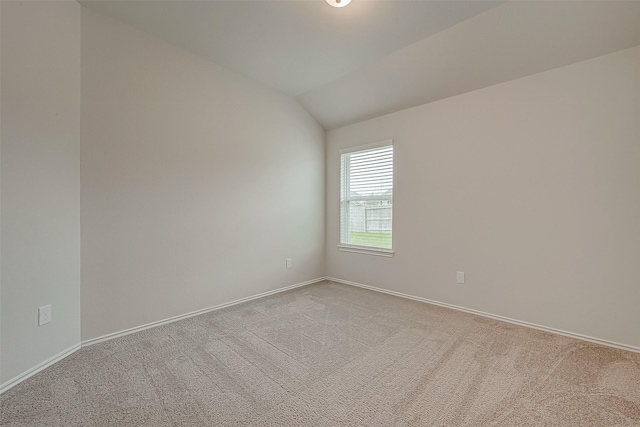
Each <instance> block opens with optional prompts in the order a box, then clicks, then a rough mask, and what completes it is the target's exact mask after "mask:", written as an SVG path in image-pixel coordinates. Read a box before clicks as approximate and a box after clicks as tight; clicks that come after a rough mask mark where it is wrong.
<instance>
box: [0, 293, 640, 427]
mask: <svg viewBox="0 0 640 427" xmlns="http://www.w3.org/2000/svg"><path fill="white" fill-rule="evenodd" d="M0 399H1V404H2V406H1V411H2V412H1V417H2V418H1V422H0V424H1V425H2V426H3V427H16V426H46V427H56V426H64V427H70V426H153V427H161V426H227V425H238V426H239V425H242V426H285V425H286V426H396V425H402V426H640V354H635V353H629V352H624V351H620V350H615V349H611V348H607V347H602V346H598V345H594V344H589V343H585V342H581V341H576V340H572V339H569V338H565V337H561V336H557V335H552V334H547V333H544V332H540V331H536V330H532V329H528V328H523V327H518V326H514V325H511V324H508V323H502V322H497V321H493V320H490V319H486V318H483V317H478V316H473V315H470V314H465V313H461V312H456V311H452V310H448V309H445V308H441V307H437V306H432V305H428V304H423V303H419V302H414V301H410V300H405V299H401V298H396V297H393V296H389V295H385V294H380V293H376V292H371V291H368V290H364V289H359V288H354V287H349V286H345V285H340V284H335V283H331V282H323V283H319V284H315V285H310V286H306V287H303V288H298V289H295V290H292V291H289V292H286V293H281V294H277V295H273V296H270V297H266V298H263V299H260V300H255V301H252V302H249V303H245V304H241V305H237V306H234V307H230V308H227V309H223V310H219V311H215V312H211V313H208V314H205V315H201V316H198V317H193V318H190V319H186V320H182V321H179V322H175V323H172V324H169V325H165V326H162V327H159V328H155V329H150V330H147V331H143V332H140V333H136V334H133V335H128V336H126V337H123V338H119V339H115V340H112V341H108V342H105V343H102V344H96V345H94V346H91V347H87V348H84V349H82V350H80V351H79V352H77V353H75V354H73V355H72V356H70V357H68V358H66V359H64V360H63V361H61V362H60V363H58V364H57V365H54V366H53V367H51V368H49V369H47V370H45V371H43V372H42V373H40V374H38V375H36V376H34V377H32V378H30V379H28V380H27V381H25V382H23V383H22V384H19V385H18V386H16V387H14V388H13V389H11V390H10V391H8V392H6V393H5V394H4V395H3V396H2V397H1V398H0Z"/></svg>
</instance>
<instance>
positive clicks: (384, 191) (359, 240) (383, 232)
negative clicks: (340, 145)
mask: <svg viewBox="0 0 640 427" xmlns="http://www.w3.org/2000/svg"><path fill="white" fill-rule="evenodd" d="M340 169H341V173H340V182H341V190H340V243H341V244H343V245H354V246H365V247H373V248H382V249H391V247H392V245H391V243H392V239H391V237H392V222H393V221H392V215H393V145H391V141H385V142H383V143H378V144H374V145H373V147H371V146H367V147H366V148H365V147H363V148H362V149H360V150H358V149H357V148H356V149H355V150H353V149H352V150H349V151H348V152H343V153H342V154H341V156H340Z"/></svg>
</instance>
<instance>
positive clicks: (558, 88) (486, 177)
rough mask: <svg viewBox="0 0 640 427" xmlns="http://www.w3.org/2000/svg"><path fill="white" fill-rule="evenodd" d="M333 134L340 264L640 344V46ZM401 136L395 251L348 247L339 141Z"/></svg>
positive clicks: (330, 212)
mask: <svg viewBox="0 0 640 427" xmlns="http://www.w3.org/2000/svg"><path fill="white" fill-rule="evenodd" d="M327 138H328V147H327V270H328V275H329V276H333V277H337V278H340V279H344V280H350V281H354V282H359V283H363V284H367V285H371V286H376V287H380V288H385V289H389V290H393V291H397V292H402V293H406V294H410V295H414V296H418V297H423V298H428V299H432V300H436V301H440V302H445V303H450V304H455V305H458V306H462V307H466V308H471V309H476V310H480V311H484V312H488V313H492V314H497V315H502V316H507V317H510V318H514V319H517V320H522V321H528V322H532V323H536V324H539V325H542V326H547V327H553V328H558V329H562V330H565V331H569V332H573V333H580V334H585V335H589V336H593V337H595V338H600V339H604V340H610V341H613V342H619V343H622V344H626V345H630V346H636V347H640V328H638V325H640V310H639V309H638V307H640V286H639V285H638V283H639V280H640V279H639V278H640V243H639V242H640V47H635V48H632V49H628V50H624V51H620V52H617V53H613V54H610V55H606V56H603V57H599V58H596V59H592V60H589V61H585V62H581V63H577V64H573V65H569V66H566V67H563V68H558V69H555V70H551V71H548V72H544V73H541V74H537V75H534V76H530V77H526V78H522V79H519V80H515V81H511V82H508V83H503V84H500V85H497V86H493V87H489V88H486V89H482V90H478V91H475V92H471V93H467V94H463V95H460V96H456V97H453V98H449V99H445V100H442V101H438V102H434V103H431V104H426V105H422V106H419V107H415V108H412V109H409V110H404V111H401V112H398V113H394V114H390V115H387V116H383V117H380V118H377V119H373V120H369V121H365V122H361V123H358V124H355V125H351V126H347V127H344V128H340V129H337V130H334V131H331V132H329V133H328V135H327ZM389 138H393V139H394V143H395V149H394V154H395V189H394V203H395V206H394V214H393V220H394V235H393V246H394V249H395V250H396V253H395V257H394V258H382V257H376V256H371V255H363V254H355V253H349V252H340V251H338V249H337V247H336V245H337V244H338V238H339V223H338V220H339V202H338V200H339V149H340V148H342V147H347V146H354V145H360V144H364V143H370V142H374V141H379V140H384V139H389ZM456 270H463V271H465V272H466V279H467V280H466V281H467V284H465V285H456V284H455V280H456V276H455V272H456Z"/></svg>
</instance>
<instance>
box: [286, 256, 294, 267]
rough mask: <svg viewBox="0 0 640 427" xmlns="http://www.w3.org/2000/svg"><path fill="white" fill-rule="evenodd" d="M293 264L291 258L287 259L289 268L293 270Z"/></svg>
mask: <svg viewBox="0 0 640 427" xmlns="http://www.w3.org/2000/svg"><path fill="white" fill-rule="evenodd" d="M292 266H293V264H292V263H291V258H287V268H291V267H292Z"/></svg>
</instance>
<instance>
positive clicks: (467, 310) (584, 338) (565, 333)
mask: <svg viewBox="0 0 640 427" xmlns="http://www.w3.org/2000/svg"><path fill="white" fill-rule="evenodd" d="M325 280H329V281H332V282H336V283H342V284H344V285H350V286H357V287H359V288H364V289H369V290H371V291H376V292H381V293H383V294H389V295H394V296H397V297H401V298H407V299H411V300H414V301H420V302H424V303H427V304H433V305H438V306H440V307H446V308H450V309H453V310H458V311H464V312H465V313H471V314H476V315H478V316H482V317H488V318H490V319H494V320H500V321H502V322H508V323H513V324H514V325H519V326H524V327H527V328H532V329H538V330H540V331H545V332H550V333H553V334H558V335H563V336H565V337H569V338H575V339H577V340H581V341H588V342H591V343H595V344H600V345H604V346H607V347H613V348H618V349H620V350H626V351H632V352H634V353H640V347H635V346H632V345H627V344H621V343H617V342H613V341H608V340H603V339H600V338H594V337H590V336H587V335H582V334H577V333H574V332H568V331H563V330H561V329H556V328H550V327H548V326H542V325H537V324H535V323H529V322H525V321H522V320H517V319H511V318H509V317H504V316H499V315H497V314H491V313H485V312H483V311H478V310H473V309H471V308H465V307H460V306H457V305H453V304H447V303H444V302H439V301H434V300H430V299H427V298H421V297H416V296H413V295H407V294H403V293H400V292H395V291H389V290H387V289H382V288H376V287H375V286H369V285H363V284H362V283H356V282H350V281H348V280H342V279H337V278H335V277H325Z"/></svg>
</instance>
